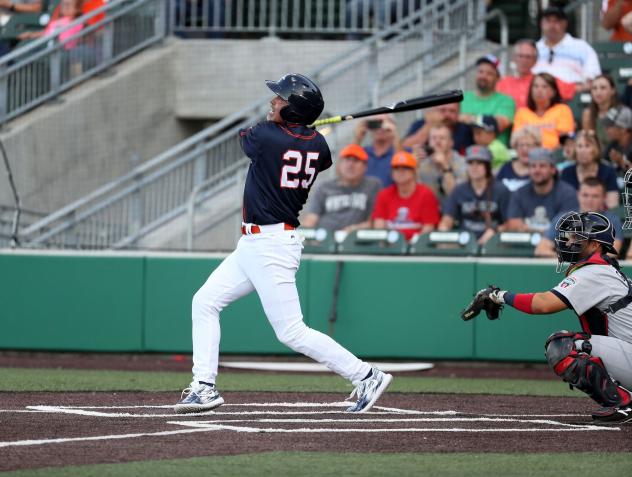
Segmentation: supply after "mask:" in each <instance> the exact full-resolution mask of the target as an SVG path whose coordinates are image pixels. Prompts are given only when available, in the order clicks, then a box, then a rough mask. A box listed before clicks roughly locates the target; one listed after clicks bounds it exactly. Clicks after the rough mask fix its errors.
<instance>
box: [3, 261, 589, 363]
mask: <svg viewBox="0 0 632 477" xmlns="http://www.w3.org/2000/svg"><path fill="white" fill-rule="evenodd" d="M338 258H339V259H343V260H344V263H343V267H342V272H341V280H340V291H339V296H338V304H337V319H336V321H335V323H330V322H329V317H330V313H331V306H332V297H333V295H332V293H333V286H334V277H335V274H336V263H337V262H336V259H330V258H328V257H319V256H307V257H304V259H303V261H302V263H301V268H300V270H299V272H298V274H297V284H298V289H299V295H300V298H301V305H302V309H303V313H304V314H305V321H306V323H307V324H308V325H309V326H311V327H313V328H315V329H317V330H319V331H322V332H325V333H329V334H332V336H333V337H334V338H335V339H336V340H338V341H339V342H340V343H341V344H343V345H344V346H346V347H347V348H349V349H350V350H351V351H352V352H354V353H356V354H358V355H360V356H367V357H371V358H379V357H393V358H420V359H485V360H487V359H488V360H534V361H543V359H544V358H543V349H544V348H543V345H544V341H545V340H546V338H547V336H548V335H549V334H551V333H552V332H554V331H556V330H560V329H572V330H575V329H578V320H577V318H576V317H575V316H574V314H572V313H571V312H564V313H560V314H557V315H549V316H528V315H525V314H522V313H519V312H516V311H515V310H513V309H511V308H507V309H506V310H505V311H504V312H503V315H502V317H501V319H500V320H498V321H493V322H490V321H488V320H487V319H486V318H485V317H484V316H480V317H479V318H477V319H476V320H474V321H470V322H467V323H464V322H463V321H461V319H460V318H459V314H460V312H461V309H462V308H463V307H464V306H465V304H466V303H468V302H469V300H470V299H471V297H472V295H473V294H474V293H475V292H476V290H479V289H480V288H483V287H484V286H486V285H487V284H489V283H493V284H496V285H498V286H500V287H502V288H505V289H510V290H513V291H523V292H527V291H542V290H547V289H549V288H551V287H552V286H554V285H555V284H556V283H558V282H559V281H560V280H561V278H562V275H556V274H555V272H554V265H553V262H552V261H546V262H541V261H538V260H532V259H531V260H511V259H478V260H474V259H463V260H461V259H447V258H446V259H443V260H441V259H437V258H430V259H422V258H417V257H392V258H387V257H375V258H373V257H372V258H369V257H351V258H350V257H338ZM220 262H221V258H217V257H208V256H193V255H191V256H182V255H164V256H157V255H148V256H144V255H142V254H124V255H123V254H105V253H104V254H77V255H72V254H66V253H62V254H56V253H52V254H41V255H36V254H31V253H28V254H16V253H5V254H2V253H0V271H1V272H2V273H0V303H1V306H0V348H2V349H33V350H38V349H39V350H86V351H156V352H190V351H191V299H192V297H193V294H194V293H195V291H196V290H197V289H198V288H199V287H200V286H201V285H202V284H203V283H204V281H205V280H206V278H207V277H208V275H209V274H210V273H211V271H212V270H213V269H214V268H215V267H217V266H218V265H219V263H220ZM221 326H222V341H221V351H222V352H224V353H253V354H256V353H259V354H265V353H274V354H279V353H291V350H289V349H288V348H286V347H285V346H284V345H282V344H280V343H279V342H278V341H277V340H276V337H275V336H274V332H273V330H272V328H271V327H270V325H269V324H268V321H267V319H266V317H265V315H264V313H263V309H262V307H261V303H260V302H259V299H258V297H257V295H256V294H254V293H252V294H250V295H249V296H247V297H245V298H242V299H241V300H239V301H237V302H235V303H233V304H231V305H229V306H228V307H227V308H226V310H224V312H223V313H222V317H221Z"/></svg>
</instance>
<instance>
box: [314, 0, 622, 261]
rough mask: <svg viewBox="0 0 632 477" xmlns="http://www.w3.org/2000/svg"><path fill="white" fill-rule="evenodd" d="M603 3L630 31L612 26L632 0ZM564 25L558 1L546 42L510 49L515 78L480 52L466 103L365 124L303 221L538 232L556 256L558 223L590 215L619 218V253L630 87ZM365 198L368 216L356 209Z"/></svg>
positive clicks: (483, 237)
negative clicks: (343, 215) (406, 123)
mask: <svg viewBox="0 0 632 477" xmlns="http://www.w3.org/2000/svg"><path fill="white" fill-rule="evenodd" d="M607 3H608V5H607V6H605V11H604V16H603V25H604V27H607V28H612V29H613V39H616V40H617V41H618V40H619V39H621V38H623V35H624V33H622V31H624V30H622V28H623V27H621V28H619V27H618V26H616V25H619V23H620V22H621V19H622V18H624V17H625V15H627V14H628V13H630V12H632V1H630V2H628V1H619V0H614V1H610V2H607ZM612 12H615V13H616V15H614V14H612ZM615 19H616V21H618V22H619V23H616V22H615ZM567 26H568V18H567V17H566V13H565V12H564V10H563V9H561V8H558V7H556V6H555V5H551V6H550V7H549V8H547V9H546V10H544V11H543V13H542V15H541V19H540V27H541V31H542V38H540V39H539V40H538V41H534V40H530V39H525V40H520V41H518V42H516V44H515V45H514V48H513V63H514V66H515V68H514V74H513V75H507V76H504V77H501V74H500V71H501V70H500V68H499V62H498V60H497V59H496V58H495V57H494V56H492V55H485V56H483V57H481V58H479V59H478V60H477V61H476V76H475V86H474V89H473V90H471V91H465V92H464V100H463V102H461V103H454V104H449V105H443V106H438V107H435V108H432V109H430V110H428V111H426V112H425V115H424V117H423V119H420V120H417V121H415V122H413V123H412V125H411V126H410V128H409V129H408V130H407V132H406V133H405V134H404V135H403V137H400V132H399V131H398V128H397V124H396V122H395V119H394V118H393V117H392V116H390V115H384V116H380V117H376V118H371V119H368V120H364V121H360V122H359V123H358V125H357V128H356V132H355V138H354V144H352V145H350V146H348V147H346V148H344V149H343V151H342V152H341V153H340V161H341V165H340V166H339V168H338V178H337V179H335V180H333V181H330V182H325V183H323V184H322V185H319V186H317V191H316V193H315V194H314V199H313V200H312V201H310V202H309V203H308V207H307V211H308V214H307V216H306V219H305V221H304V222H303V225H307V226H315V225H316V224H317V223H318V224H320V225H321V226H322V227H325V228H329V229H331V230H347V231H349V230H354V229H357V228H361V227H373V228H386V229H395V230H399V231H401V232H402V233H403V234H404V236H405V237H406V239H408V240H410V239H411V238H412V237H413V236H414V235H415V234H421V233H425V232H429V231H433V230H439V231H451V230H465V231H469V232H471V233H472V234H473V235H474V236H475V237H476V239H477V240H478V243H479V244H484V243H486V242H487V241H488V240H489V239H490V238H491V237H492V236H494V234H496V233H497V232H505V231H506V232H528V233H537V234H540V235H541V236H542V240H541V242H540V244H539V245H538V246H537V248H536V251H535V253H536V254H537V255H540V256H552V255H553V238H552V230H553V228H554V225H555V223H556V221H557V218H558V217H559V216H560V215H561V214H563V213H564V212H566V211H569V210H580V211H591V210H592V211H598V212H602V213H604V214H606V215H607V216H608V217H609V218H610V219H611V220H612V222H613V224H614V227H615V230H616V238H617V249H618V250H619V249H620V247H621V243H622V231H621V223H620V220H619V218H618V217H617V213H620V211H619V209H618V208H619V207H620V200H621V193H620V192H621V189H622V188H623V181H622V178H623V175H624V174H625V171H626V170H627V169H629V168H630V167H632V109H630V107H629V106H628V105H626V103H625V101H626V99H625V94H629V95H630V96H631V99H632V92H628V90H629V89H630V88H631V87H632V86H631V85H627V88H626V91H625V92H623V93H624V94H623V95H620V94H619V93H620V92H621V91H618V90H617V83H616V81H615V79H613V77H612V76H611V75H609V74H605V73H602V71H601V68H600V64H599V59H598V56H597V53H596V52H595V50H594V49H593V48H592V47H591V46H590V45H589V44H588V43H586V42H585V41H583V40H580V39H578V38H575V37H573V36H572V35H570V34H569V33H568V32H567ZM615 37H616V38H615ZM579 94H585V95H587V94H589V95H590V103H589V104H587V105H586V107H585V108H584V109H583V110H582V111H580V114H579V116H577V115H574V113H573V110H572V109H571V107H570V106H569V104H568V103H569V102H570V101H571V100H573V98H574V97H576V96H577V95H579ZM369 135H370V138H369V137H368V136H369ZM363 144H364V146H365V147H362V145H363ZM351 150H353V151H355V152H354V155H355V157H356V158H358V159H353V161H354V162H356V163H358V164H361V165H360V166H359V167H358V169H361V171H360V170H359V171H358V174H359V173H360V172H361V176H362V180H360V179H358V180H357V181H356V182H355V184H356V185H355V187H357V188H359V189H360V190H361V194H362V198H361V199H353V197H352V195H353V194H355V193H357V192H354V191H353V190H352V189H351V188H349V187H350V186H349V181H348V178H347V176H348V173H346V172H344V169H345V167H347V166H346V165H345V164H346V162H347V161H349V160H350V159H348V158H347V156H348V155H349V151H351ZM371 177H373V178H374V180H375V182H373V183H372V184H373V186H372V187H370V186H369V185H368V184H369V183H368V182H367V181H368V180H369V179H370V178H371ZM360 184H362V185H360ZM358 193H359V192H358ZM342 197H344V198H342ZM327 204H329V205H327ZM334 204H335V205H334ZM341 204H345V205H344V207H347V208H348V211H347V214H348V217H349V220H347V221H345V220H342V221H339V220H335V221H330V220H327V215H329V214H333V215H332V217H333V216H334V215H335V216H336V217H340V209H339V207H340V205H341ZM358 204H362V207H360V208H361V209H362V210H361V214H360V211H356V212H357V213H356V214H351V212H350V211H351V210H352V209H354V208H358V207H359V206H358ZM368 204H373V209H372V210H369V209H370V207H369V206H368ZM315 217H318V220H320V222H317V221H315V219H314V218H315ZM358 224H359V225H360V227H359V226H358Z"/></svg>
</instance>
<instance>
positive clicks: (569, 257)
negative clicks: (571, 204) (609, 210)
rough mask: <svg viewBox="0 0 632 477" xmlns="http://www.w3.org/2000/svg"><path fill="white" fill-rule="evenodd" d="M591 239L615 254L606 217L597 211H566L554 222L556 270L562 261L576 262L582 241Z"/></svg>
mask: <svg viewBox="0 0 632 477" xmlns="http://www.w3.org/2000/svg"><path fill="white" fill-rule="evenodd" d="M588 240H593V241H595V242H599V243H601V244H602V245H603V248H604V250H605V251H606V252H608V253H614V254H616V253H617V251H616V249H615V248H614V229H613V227H612V224H611V223H610V220H608V217H606V216H605V215H602V214H598V213H597V212H582V213H579V212H567V213H565V214H564V215H562V216H561V217H560V219H559V220H558V221H557V224H555V252H556V253H557V261H558V268H557V269H558V271H559V270H560V269H561V267H562V264H563V263H564V262H568V263H571V264H573V263H576V262H577V261H578V260H579V259H580V253H581V251H582V248H583V244H584V242H586V241H588Z"/></svg>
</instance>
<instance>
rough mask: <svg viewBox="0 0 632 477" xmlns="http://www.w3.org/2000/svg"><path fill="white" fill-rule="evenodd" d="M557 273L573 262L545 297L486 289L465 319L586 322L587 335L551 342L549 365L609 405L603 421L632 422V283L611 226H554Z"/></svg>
mask: <svg viewBox="0 0 632 477" xmlns="http://www.w3.org/2000/svg"><path fill="white" fill-rule="evenodd" d="M555 232H556V237H555V251H556V253H557V258H558V265H557V271H558V272H559V271H561V269H562V267H563V266H564V264H565V263H568V264H569V266H568V269H567V270H566V277H565V278H564V280H562V281H561V282H560V284H559V285H557V286H556V287H554V288H552V289H551V290H549V291H545V292H541V293H515V292H511V291H507V290H501V289H499V288H497V287H495V286H489V287H487V288H485V289H483V290H481V291H479V292H478V293H477V294H476V296H475V297H474V299H473V300H472V303H470V305H469V306H468V307H467V308H466V309H465V310H463V313H462V314H461V317H462V318H463V319H464V320H471V319H472V318H474V317H475V316H476V315H478V314H479V313H480V312H481V311H482V310H485V312H486V313H487V317H488V318H489V319H490V320H493V319H497V318H498V317H499V315H500V311H501V310H502V308H503V306H504V305H509V306H511V307H514V308H516V309H517V310H520V311H522V312H524V313H529V314H534V315H542V314H549V313H556V312H558V311H562V310H564V309H566V308H569V309H571V310H573V311H574V312H575V313H576V314H577V315H578V317H579V321H580V323H581V327H582V331H581V332H569V331H558V332H556V333H553V334H552V335H551V336H549V338H548V339H547V340H546V344H545V345H544V347H545V356H546V359H547V361H548V363H549V365H550V366H551V368H552V369H553V371H554V372H555V374H557V375H558V376H560V377H561V378H562V379H563V380H564V381H566V382H567V383H569V384H570V386H571V388H573V387H576V388H577V389H579V390H581V391H583V392H585V393H586V394H588V395H589V396H590V397H591V398H592V399H593V400H595V401H596V402H597V403H598V404H600V405H601V406H602V408H601V409H599V410H597V411H595V412H594V413H593V414H592V417H593V419H594V420H595V421H599V422H618V423H621V422H627V421H630V420H632V395H631V393H630V390H632V305H631V304H632V281H631V280H630V279H628V277H626V276H625V275H624V274H623V273H622V272H621V270H620V267H619V264H618V262H617V260H616V259H614V258H612V257H611V256H609V255H608V254H609V253H614V254H616V251H615V249H614V247H613V243H614V233H613V228H612V224H611V223H610V221H609V220H608V219H607V218H606V217H605V216H603V215H601V214H598V213H596V212H584V213H579V212H567V213H566V214H564V215H563V216H562V217H561V218H560V219H559V220H558V222H557V224H556V225H555Z"/></svg>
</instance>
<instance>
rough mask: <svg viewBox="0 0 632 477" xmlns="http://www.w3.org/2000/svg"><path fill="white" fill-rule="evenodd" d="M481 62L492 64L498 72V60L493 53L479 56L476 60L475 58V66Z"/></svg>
mask: <svg viewBox="0 0 632 477" xmlns="http://www.w3.org/2000/svg"><path fill="white" fill-rule="evenodd" d="M481 63H487V64H488V65H492V66H493V67H494V68H495V69H496V72H498V65H499V64H500V61H499V60H498V58H496V57H495V56H494V55H485V56H481V57H480V58H479V59H478V60H476V66H478V65H480V64H481Z"/></svg>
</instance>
